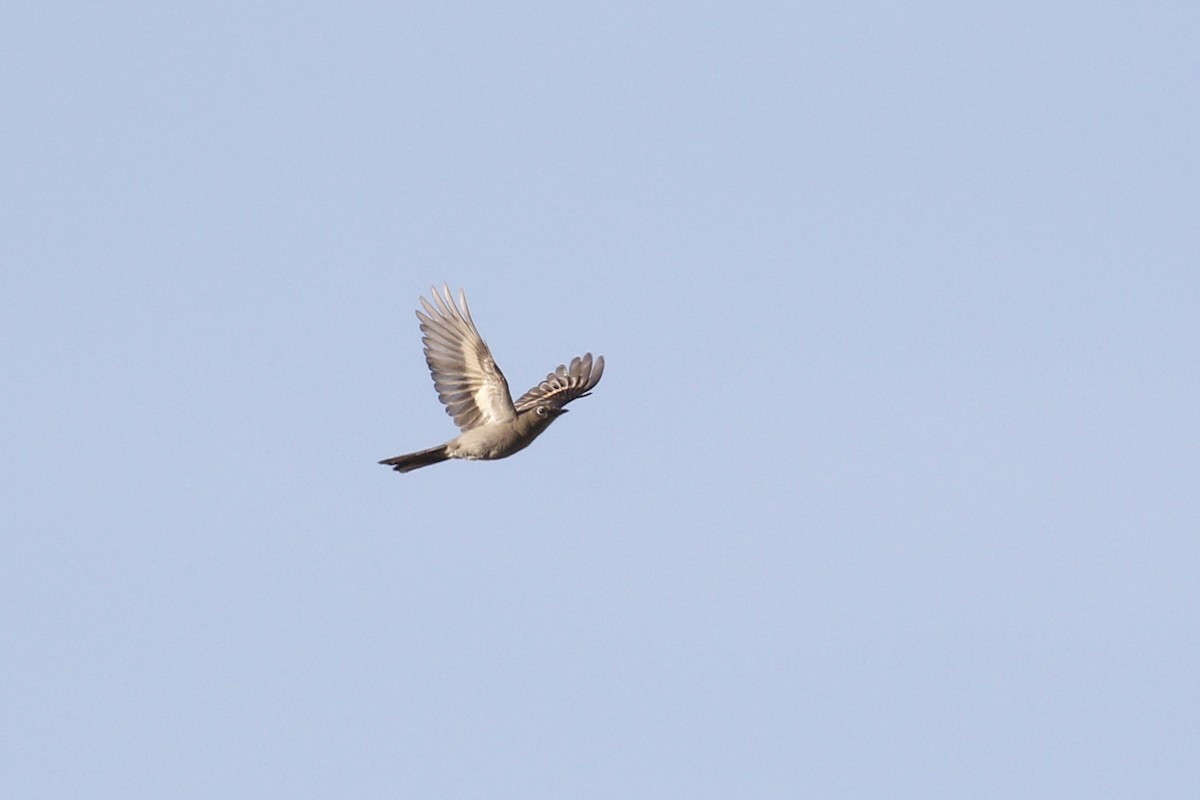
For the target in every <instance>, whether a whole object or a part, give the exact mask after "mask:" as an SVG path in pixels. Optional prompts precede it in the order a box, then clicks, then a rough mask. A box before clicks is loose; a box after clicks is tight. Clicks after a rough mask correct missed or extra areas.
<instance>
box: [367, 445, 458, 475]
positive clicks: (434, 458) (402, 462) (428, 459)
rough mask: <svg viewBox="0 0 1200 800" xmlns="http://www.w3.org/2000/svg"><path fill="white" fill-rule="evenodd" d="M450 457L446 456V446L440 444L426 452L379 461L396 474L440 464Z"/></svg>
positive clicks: (421, 451)
mask: <svg viewBox="0 0 1200 800" xmlns="http://www.w3.org/2000/svg"><path fill="white" fill-rule="evenodd" d="M448 458H450V456H448V455H446V445H444V444H440V445H438V446H437V447H431V448H429V449H428V450H420V451H418V452H416V453H408V454H407V455H403V456H396V457H395V458H387V459H384V460H383V461H380V462H379V463H380V464H387V465H388V466H389V467H391V468H392V469H394V470H396V472H409V471H411V470H414V469H417V468H418V467H428V466H429V465H430V464H440V463H441V462H443V461H445V460H446V459H448Z"/></svg>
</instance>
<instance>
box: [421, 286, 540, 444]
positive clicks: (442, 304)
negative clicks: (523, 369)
mask: <svg viewBox="0 0 1200 800" xmlns="http://www.w3.org/2000/svg"><path fill="white" fill-rule="evenodd" d="M442 292H443V294H444V296H443V294H439V293H438V290H437V288H436V287H434V288H433V299H434V303H430V302H429V301H428V300H426V299H425V298H424V297H422V298H421V305H422V306H424V308H425V313H421V312H420V311H418V312H417V319H419V320H420V321H421V333H423V334H425V335H424V336H423V337H421V341H422V342H424V343H425V363H427V364H428V365H429V372H430V374H431V375H433V387H434V388H435V389H437V393H438V399H439V400H441V401H442V403H443V404H444V405H445V406H446V413H447V414H449V415H450V416H451V417H453V418H454V424H455V425H457V426H458V427H459V428H460V429H461V430H464V431H466V430H470V429H471V428H476V427H478V426H480V425H486V424H487V423H490V422H509V421H511V420H513V419H515V418H516V415H517V414H516V409H514V408H513V401H512V395H510V394H509V393H508V381H506V380H504V373H502V372H500V368H499V367H497V366H496V362H495V361H494V360H493V359H492V353H491V351H490V350H488V346H487V345H486V344H484V342H483V338H482V337H481V336H480V335H479V331H478V330H476V329H475V323H474V322H473V321H472V320H471V311H470V309H468V308H467V295H466V293H465V292H463V291H462V290H461V289H460V290H459V291H458V300H459V303H460V304H461V308H460V307H459V306H458V305H455V303H454V298H453V296H451V294H450V287H449V286H447V285H445V284H443V285H442ZM435 303H436V306H435Z"/></svg>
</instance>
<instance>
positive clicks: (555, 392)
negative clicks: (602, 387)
mask: <svg viewBox="0 0 1200 800" xmlns="http://www.w3.org/2000/svg"><path fill="white" fill-rule="evenodd" d="M603 374H604V356H598V357H597V358H596V361H595V362H594V363H593V362H592V354H591V353H585V354H584V355H583V357H579V356H576V357H575V358H573V359H571V365H570V366H567V365H565V364H560V365H559V366H558V369H556V370H554V372H551V373H550V374H549V375H547V376H546V380H544V381H542V382H541V383H539V384H538V385H537V386H535V387H533V388H532V389H530V390H529V391H528V392H526V393H525V394H523V395H521V397H520V398H519V399H518V400H517V403H516V407H517V412H518V413H520V412H522V411H525V410H527V409H530V408H533V407H534V406H538V405H543V404H545V405H551V406H554V407H555V408H562V407H563V406H565V405H566V404H567V403H569V402H571V401H572V400H575V399H577V398H580V397H587V395H588V393H589V392H591V391H592V389H594V388H596V384H597V383H599V382H600V376H601V375H603Z"/></svg>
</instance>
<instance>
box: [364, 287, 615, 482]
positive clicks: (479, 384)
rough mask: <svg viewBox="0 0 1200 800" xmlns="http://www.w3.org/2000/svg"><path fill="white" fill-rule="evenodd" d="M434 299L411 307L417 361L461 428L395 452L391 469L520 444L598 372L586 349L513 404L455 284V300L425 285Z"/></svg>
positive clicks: (493, 454) (488, 454)
mask: <svg viewBox="0 0 1200 800" xmlns="http://www.w3.org/2000/svg"><path fill="white" fill-rule="evenodd" d="M431 293H432V295H433V300H434V302H432V303H430V302H429V301H428V300H426V299H425V298H424V297H422V298H421V305H422V306H423V307H424V309H425V312H424V313H422V312H421V311H417V319H419V320H420V321H421V333H422V334H424V335H423V336H422V337H421V341H422V342H424V344H425V363H427V364H428V365H429V372H430V374H431V375H433V387H434V388H435V389H436V390H437V393H438V399H439V400H441V401H442V404H443V405H445V406H446V413H447V414H449V415H450V416H451V417H452V418H453V419H454V424H455V425H457V426H458V428H459V430H460V431H462V433H460V434H459V435H458V436H456V437H454V438H453V439H451V440H450V441H448V442H446V443H445V444H441V445H438V446H437V447H431V448H429V449H428V450H419V451H417V452H415V453H408V454H406V455H402V456H396V457H395V458H387V459H384V460H383V461H380V462H379V463H380V464H387V465H388V466H390V467H392V468H393V469H395V470H396V471H397V472H409V471H410V470H414V469H417V468H419V467H427V466H429V465H430V464H437V463H439V462H442V461H446V460H447V459H451V458H467V459H473V460H474V459H496V458H505V457H507V456H511V455H512V454H513V453H515V452H517V451H518V450H523V449H524V448H526V447H528V446H529V443H530V442H532V441H533V440H534V439H536V438H537V437H538V436H539V435H540V434H541V433H542V431H544V430H546V428H548V427H550V423H551V422H554V420H556V419H558V417H559V416H560V415H562V414H565V413H567V409H566V408H564V406H565V405H566V404H567V403H569V402H571V401H572V400H575V399H576V398H579V397H587V396H588V394H590V393H591V391H592V389H593V388H595V386H596V384H597V383H599V382H600V376H601V375H603V374H604V356H598V357H597V358H596V359H595V360H594V361H593V360H592V354H591V353H585V354H584V355H582V356H576V357H575V358H573V359H571V363H570V364H569V365H568V364H560V365H559V366H558V368H557V369H556V370H554V372H551V373H550V374H549V375H547V376H546V379H545V380H544V381H542V382H541V383H539V384H538V385H537V386H534V387H533V388H532V389H530V390H529V391H528V392H526V393H525V394H523V395H521V396H520V397H519V398H517V402H515V403H514V402H513V400H512V396H511V395H510V394H509V393H508V381H506V380H505V379H504V373H502V372H501V371H500V368H499V367H498V366H496V362H495V361H494V360H493V359H492V353H491V351H490V350H488V346H487V345H486V344H484V341H483V338H482V337H481V336H480V335H479V331H478V330H476V328H475V323H474V321H473V320H472V319H471V311H470V309H468V308H467V295H466V293H465V292H464V291H463V290H461V289H459V291H458V304H455V302H454V298H453V296H452V295H451V294H450V287H449V286H448V285H446V284H442V292H441V293H439V292H438V290H437V288H436V287H434V288H433V290H432V292H431Z"/></svg>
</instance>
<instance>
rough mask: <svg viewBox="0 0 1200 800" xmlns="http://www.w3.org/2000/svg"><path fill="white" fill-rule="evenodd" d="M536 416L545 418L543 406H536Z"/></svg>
mask: <svg viewBox="0 0 1200 800" xmlns="http://www.w3.org/2000/svg"><path fill="white" fill-rule="evenodd" d="M537 415H538V416H539V417H544V416H546V407H545V406H538V407H537Z"/></svg>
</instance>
